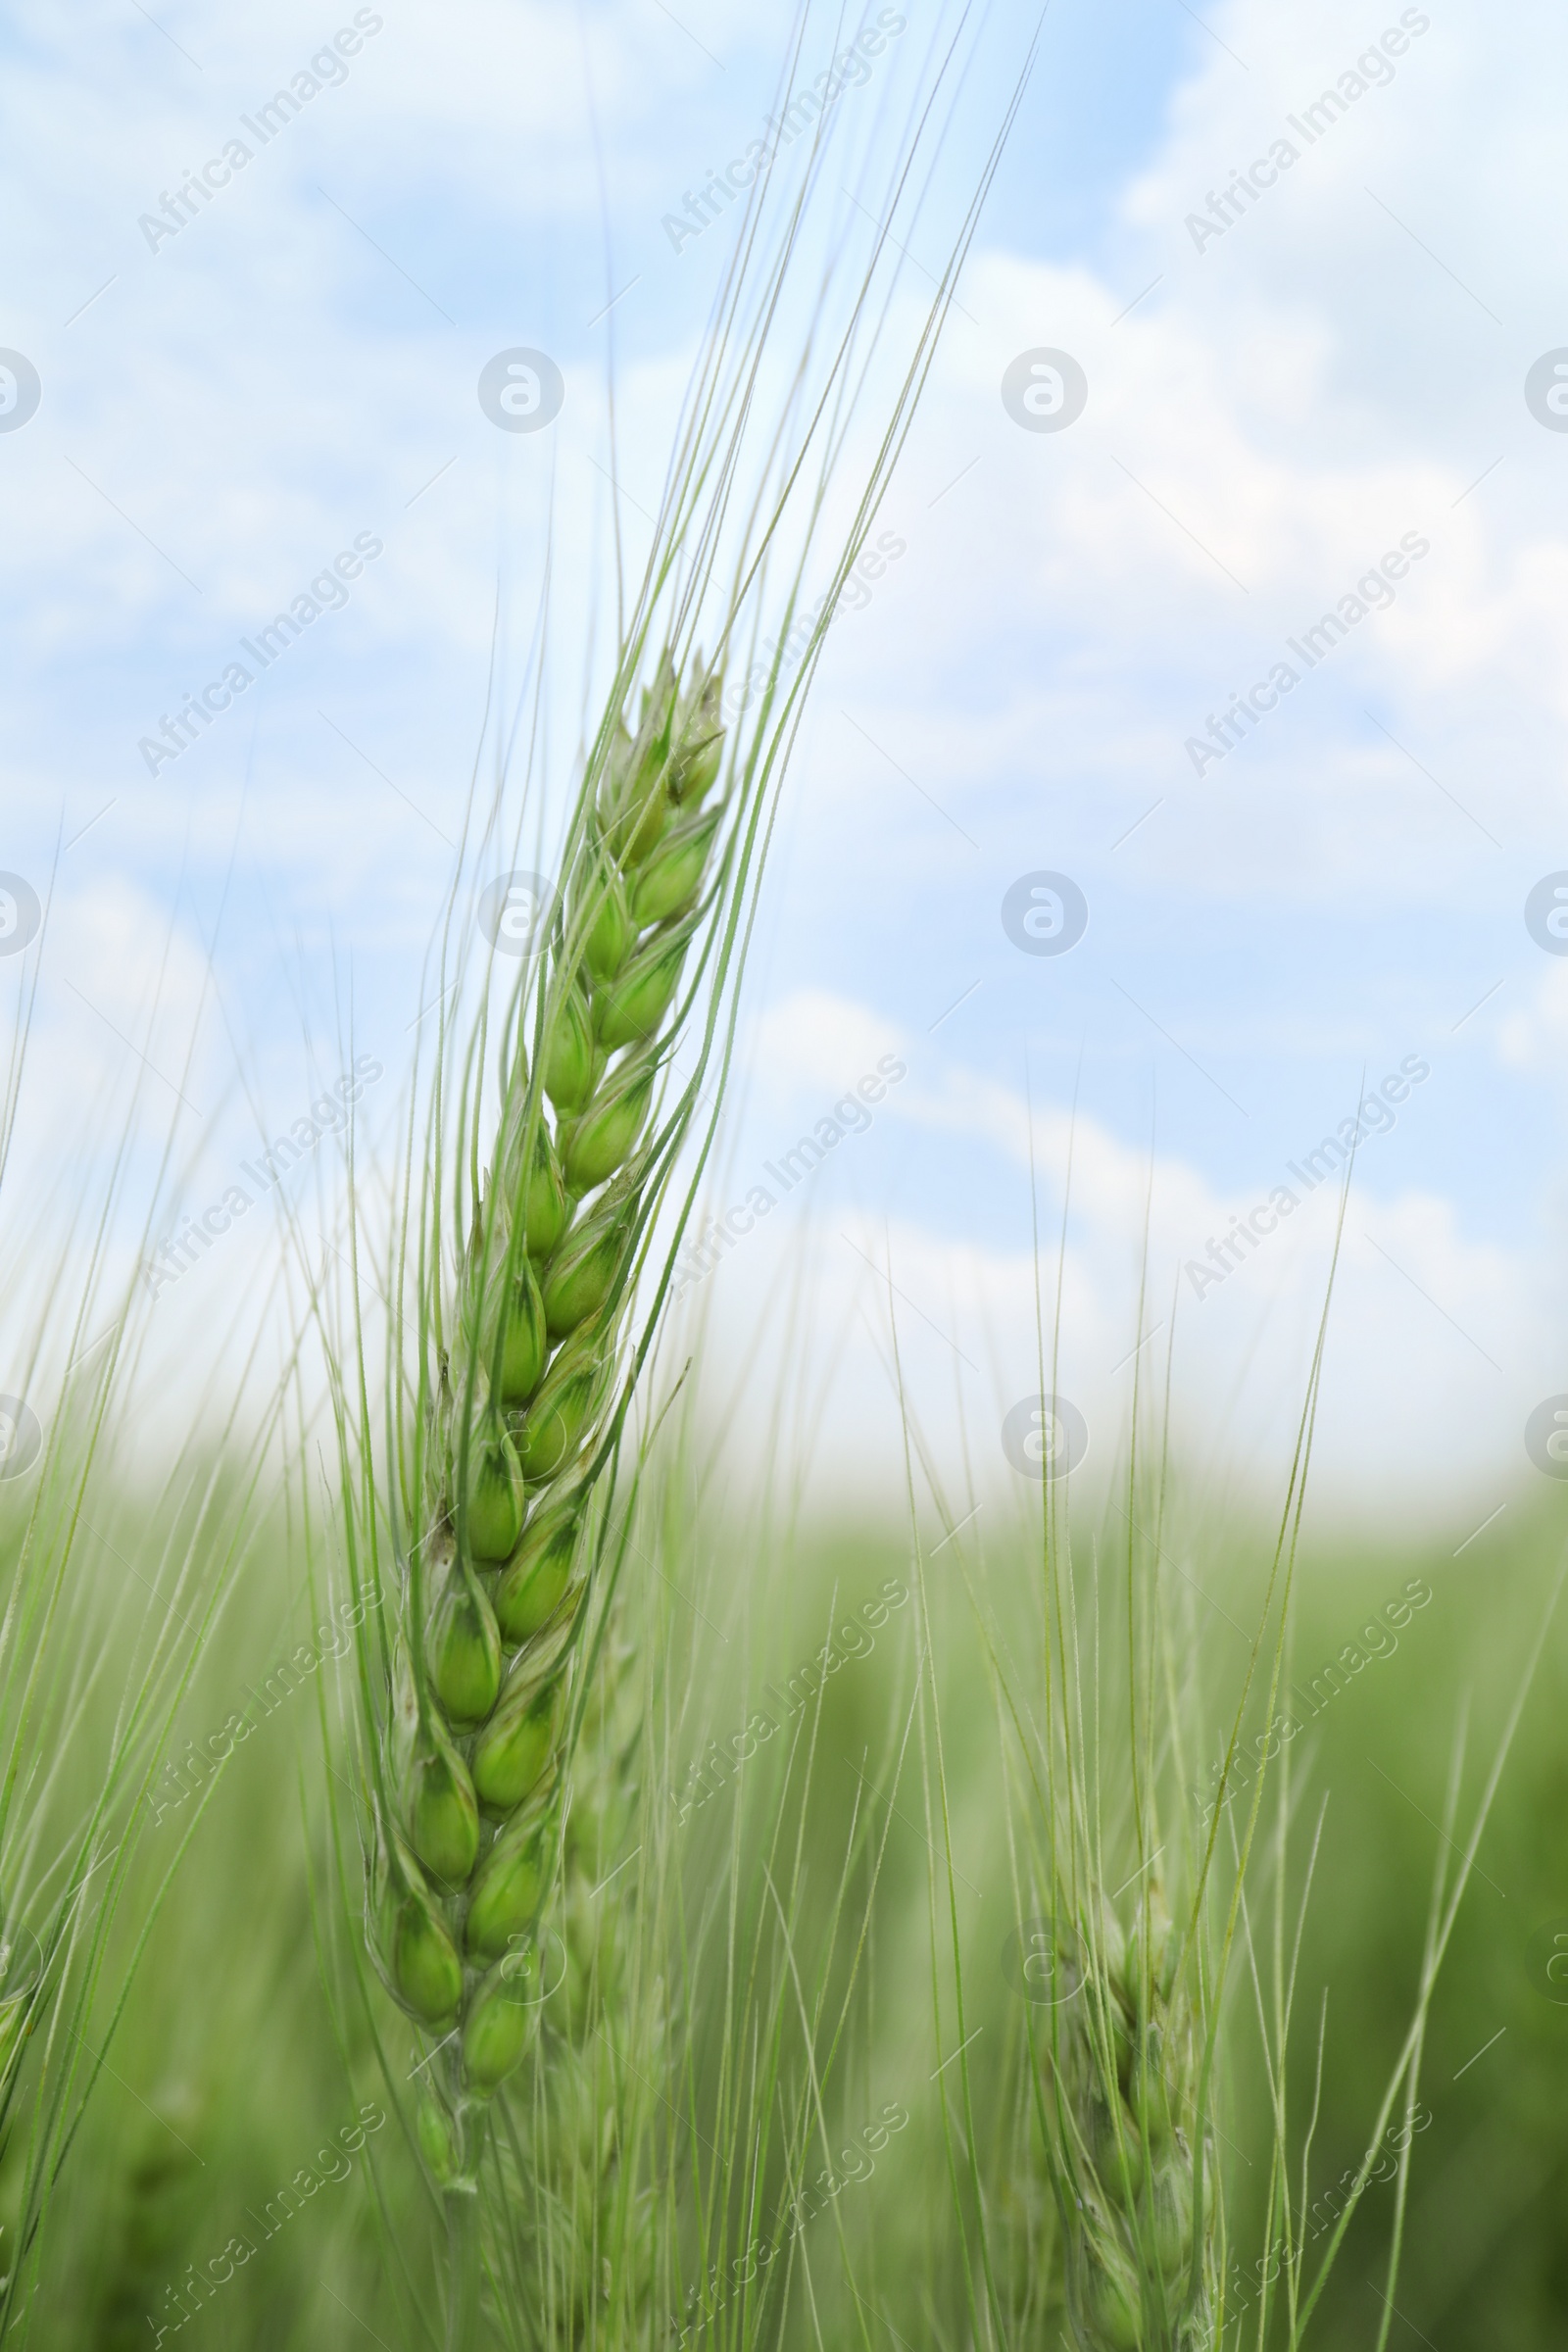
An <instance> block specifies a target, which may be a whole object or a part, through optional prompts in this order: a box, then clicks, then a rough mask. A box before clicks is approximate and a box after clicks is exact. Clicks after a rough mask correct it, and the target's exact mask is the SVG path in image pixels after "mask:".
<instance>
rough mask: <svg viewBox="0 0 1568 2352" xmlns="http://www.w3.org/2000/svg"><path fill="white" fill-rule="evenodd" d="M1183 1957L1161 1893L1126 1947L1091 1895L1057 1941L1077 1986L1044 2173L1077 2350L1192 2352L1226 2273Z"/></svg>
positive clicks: (1063, 2037) (1153, 1893) (1060, 2041)
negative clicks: (1050, 2177)
mask: <svg viewBox="0 0 1568 2352" xmlns="http://www.w3.org/2000/svg"><path fill="white" fill-rule="evenodd" d="M1181 1944H1182V1939H1181V1936H1180V1933H1179V1931H1178V1930H1177V1928H1176V1927H1175V1926H1174V1925H1173V1923H1172V1921H1171V1919H1170V1915H1169V1913H1168V1911H1167V1910H1166V1907H1165V1901H1164V1895H1163V1891H1162V1889H1161V1887H1160V1886H1159V1883H1158V1881H1157V1880H1156V1881H1155V1882H1154V1883H1153V1884H1152V1886H1151V1887H1150V1888H1149V1890H1148V1892H1147V1894H1146V1895H1145V1896H1144V1897H1143V1898H1142V1899H1141V1901H1140V1903H1139V1908H1138V1915H1137V1918H1136V1921H1135V1922H1134V1926H1133V1930H1132V1933H1131V1934H1130V1935H1126V1934H1124V1932H1123V1930H1122V1926H1121V1923H1120V1920H1119V1919H1118V1917H1117V1915H1116V1913H1115V1911H1114V1910H1113V1908H1112V1906H1111V1905H1110V1903H1109V1902H1107V1901H1106V1900H1105V1899H1104V1898H1103V1897H1102V1898H1101V1900H1100V1903H1099V1906H1098V1916H1095V1915H1094V1914H1093V1913H1089V1914H1086V1915H1085V1916H1083V1917H1081V1918H1080V1919H1079V1921H1078V1922H1077V1924H1076V1927H1075V1929H1074V1930H1073V1931H1072V1933H1070V1934H1069V1935H1068V1936H1066V1937H1065V1938H1064V1948H1065V1949H1066V1950H1067V1952H1068V1953H1070V1955H1071V1965H1072V1968H1073V1973H1074V1976H1075V1978H1076V1979H1077V1980H1078V1983H1077V1989H1076V1991H1075V1993H1074V1994H1073V1997H1072V1998H1071V2000H1070V2001H1069V2002H1068V2003H1066V2005H1065V2010H1064V2015H1063V2017H1062V2020H1061V2023H1060V2026H1059V2028H1058V2033H1057V2035H1056V2037H1055V2046H1054V2050H1053V2054H1052V2062H1051V2072H1052V2075H1053V2077H1054V2084H1053V2087H1054V2093H1055V2099H1054V2107H1055V2122H1056V2132H1055V2133H1054V2135H1053V2138H1054V2146H1053V2148H1052V2156H1053V2163H1052V2170H1053V2173H1054V2176H1055V2181H1056V2187H1057V2193H1058V2197H1059V2198H1060V2199H1061V2201H1062V2203H1063V2206H1064V2208H1065V2212H1064V2218H1065V2219H1067V2220H1068V2225H1069V2226H1068V2228H1067V2229H1066V2230H1065V2233H1064V2234H1065V2242H1066V2246H1067V2265H1066V2302H1067V2316H1068V2321H1069V2324H1070V2326H1071V2327H1072V2330H1073V2335H1074V2338H1075V2340H1076V2342H1077V2344H1078V2345H1079V2346H1080V2347H1081V2348H1082V2352H1154V2348H1155V2347H1159V2352H1165V2347H1170V2348H1171V2352H1200V2348H1201V2347H1202V2348H1206V2347H1208V2346H1210V2345H1211V2344H1212V2342H1213V2340H1214V2323H1215V2318H1216V2313H1217V2309H1218V2290H1219V2281H1220V2276H1221V2270H1222V2263H1221V2257H1220V2249H1219V2245H1218V2222H1217V2216H1216V2212H1215V2199H1214V2196H1213V2192H1212V2183H1213V2181H1214V2178H1215V2150H1214V2147H1213V2144H1212V2136H1211V2134H1209V2133H1208V2132H1206V2131H1203V2130H1202V2127H1201V2123H1200V2120H1199V2119H1200V2115H1201V2095H1200V2093H1201V2067H1202V2057H1203V2043H1204V2018H1203V2014H1202V2011H1201V2003H1200V2002H1199V2001H1195V1999H1194V1998H1193V1997H1192V1994H1191V1991H1190V1975H1189V1972H1188V1971H1187V1970H1184V1969H1183V1968H1182V1967H1181V1965H1180V1962H1181ZM1200 2137H1201V2138H1202V2139H1203V2141H1204V2147H1203V2151H1202V2156H1203V2160H1202V2162H1201V2163H1199V2162H1198V2161H1197V2159H1198V2141H1199V2139H1200Z"/></svg>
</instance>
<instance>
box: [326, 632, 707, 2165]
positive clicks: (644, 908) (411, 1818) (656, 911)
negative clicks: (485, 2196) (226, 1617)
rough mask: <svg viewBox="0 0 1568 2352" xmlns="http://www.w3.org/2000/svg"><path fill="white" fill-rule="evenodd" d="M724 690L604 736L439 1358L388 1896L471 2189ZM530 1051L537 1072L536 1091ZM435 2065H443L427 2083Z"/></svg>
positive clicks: (699, 857) (406, 1593) (646, 699)
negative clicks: (439, 2042)
mask: <svg viewBox="0 0 1568 2352" xmlns="http://www.w3.org/2000/svg"><path fill="white" fill-rule="evenodd" d="M719 691H720V679H719V676H718V674H717V672H716V671H710V670H708V669H706V668H705V666H704V664H703V662H702V661H701V658H700V657H697V658H696V659H695V660H694V662H693V665H692V670H691V675H690V678H689V681H688V682H687V683H685V684H684V685H683V684H682V682H681V681H680V679H679V678H678V677H677V674H676V670H675V666H674V664H673V662H671V661H670V659H669V658H668V657H667V656H666V657H665V658H664V659H663V660H662V662H660V664H659V668H658V671H657V674H656V677H655V680H654V683H653V684H652V686H651V687H650V688H649V689H648V690H647V691H646V692H645V694H644V696H643V698H642V708H641V711H640V712H639V715H638V719H637V723H636V725H635V727H632V726H630V725H628V724H625V723H620V724H619V725H617V726H616V727H615V728H614V729H613V731H612V734H611V740H610V743H609V747H608V752H607V755H606V757H605V759H604V763H603V772H602V774H601V776H600V778H599V781H598V783H597V787H596V788H595V790H594V791H593V793H592V795H591V797H590V798H589V799H588V801H587V804H586V807H585V809H584V811H583V822H582V825H581V828H580V831H579V833H578V835H577V837H576V838H575V841H574V845H573V847H572V849H571V851H570V852H569V855H568V867H567V870H566V872H565V873H564V875H563V877H562V889H561V893H560V899H559V906H560V909H561V911H560V913H559V914H558V917H557V920H556V927H555V932H554V935H553V937H552V939H551V941H550V943H549V955H548V957H547V958H546V959H545V961H544V963H543V965H542V968H541V970H540V972H539V975H538V978H537V980H536V983H535V988H534V1035H533V1049H534V1050H533V1054H532V1056H531V1057H530V1055H529V1054H528V1053H527V1052H526V1051H525V1050H524V1047H523V1044H522V1042H521V1040H520V1038H519V1040H518V1043H517V1045H516V1047H515V1050H514V1051H513V1053H512V1054H511V1056H510V1065H509V1067H508V1068H507V1070H506V1072H505V1079H504V1088H503V1101H502V1104H501V1118H500V1123H499V1128H498V1142H497V1147H496V1151H495V1154H494V1165H493V1167H492V1169H491V1172H490V1175H489V1178H488V1180H487V1182H486V1183H485V1185H484V1186H483V1188H482V1192H481V1198H480V1201H479V1206H478V1209H477V1211H476V1214H475V1216H474V1219H473V1224H472V1229H471V1231H470V1233H469V1235H468V1238H467V1241H466V1246H465V1248H464V1250H463V1252H462V1255H461V1258H460V1261H459V1264H458V1267H457V1270H456V1298H455V1299H453V1300H452V1301H450V1302H449V1304H450V1307H451V1308H452V1309H453V1310H455V1311H452V1312H450V1313H443V1315H442V1318H441V1321H440V1325H439V1327H440V1328H442V1329H445V1330H446V1331H448V1332H449V1333H451V1334H452V1341H451V1346H450V1348H449V1350H448V1351H446V1352H444V1353H443V1352H442V1351H441V1350H440V1349H439V1348H438V1347H436V1345H435V1342H434V1339H433V1337H432V1338H431V1340H430V1341H429V1343H428V1347H427V1352H428V1353H430V1354H432V1355H433V1356H434V1359H435V1360H434V1361H433V1363H429V1364H427V1365H426V1388H425V1393H426V1395H427V1396H428V1397H430V1399H431V1403H430V1407H429V1410H428V1414H427V1426H426V1432H425V1434H426V1440H427V1443H426V1446H425V1461H426V1465H427V1467H426V1473H425V1490H424V1495H423V1525H422V1528H421V1529H420V1533H419V1540H418V1543H417V1546H416V1552H417V1564H416V1562H414V1561H411V1563H410V1572H409V1573H408V1574H407V1575H406V1576H405V1578H404V1580H403V1582H402V1585H401V1589H400V1592H399V1595H398V1625H397V1637H396V1644H395V1656H394V1660H393V1664H392V1668H391V1684H392V1688H391V1690H390V1691H388V1693H387V1694H386V1702H387V1703H386V1704H385V1705H384V1706H383V1707H382V1708H381V1709H380V1710H379V1711H378V1713H377V1714H376V1717H375V1720H374V1721H373V1723H372V1727H371V1729H372V1735H373V1737H374V1739H375V1740H376V1741H377V1743H378V1746H379V1750H380V1756H381V1765H382V1769H381V1771H380V1772H379V1774H378V1776H377V1787H378V1789H379V1791H380V1792H381V1793H380V1795H379V1797H378V1806H379V1808H380V1810H381V1812H382V1814H383V1815H384V1818H382V1819H381V1820H380V1821H379V1822H378V1825H377V1833H378V1834H377V1838H376V1841H375V1854H374V1861H373V1867H372V1874H371V1876H372V1885H371V1890H370V1899H369V1922H370V1932H371V1939H372V1944H373V1948H374V1953H375V1957H376V1961H377V1965H378V1968H379V1971H380V1973H381V1976H382V1979H383V1981H384V1983H385V1984H386V1985H388V1987H389V1988H390V1989H391V1991H392V1992H393V1993H394V1995H395V1996H396V1998H397V1999H398V2000H399V2001H400V2002H401V2003H402V2005H403V2007H404V2008H405V2009H406V2010H407V2011H408V2013H409V2015H410V2016H411V2017H413V2018H415V2019H416V2020H417V2023H418V2024H419V2025H420V2026H422V2027H424V2028H426V2029H427V2030H428V2031H430V2032H432V2033H439V2034H443V2035H445V2036H447V2037H448V2052H447V2057H448V2063H447V2064H446V2066H445V2068H444V2070H442V2071H441V2075H440V2085H439V2087H437V2086H435V2085H432V2087H431V2088H430V2089H429V2090H427V2091H426V2093H425V2095H424V2103H423V2107H422V2109H421V2116H420V2123H419V2142H420V2146H421V2148H422V2150H423V2151H424V2154H425V2157H426V2161H427V2162H428V2163H429V2165H430V2167H431V2169H432V2171H433V2172H434V2173H435V2175H436V2177H437V2178H438V2180H441V2182H442V2184H443V2185H444V2186H449V2187H450V2186H461V2185H462V2184H463V2183H465V2182H466V2180H469V2179H471V2176H472V2168H473V2165H474V2163H475V2161H476V2157H477V2149H478V2131H477V2128H476V2127H477V2122H478V2111H479V2110H481V2109H482V2104H483V2102H484V2101H485V2100H486V2099H488V2097H489V2096H490V2094H491V2093H492V2092H493V2091H494V2090H495V2089H496V2088H497V2087H498V2085H499V2084H500V2083H501V2082H504V2081H505V2080H506V2078H507V2076H508V2075H509V2074H510V2073H511V2072H512V2071H513V2069H514V2068H515V2066H516V2065H517V2064H518V2062H519V2060H520V2059H521V2058H522V2056H523V2054H524V2052H525V2051H526V2049H527V2047H528V2044H529V2041H530V2039H531V2037H532V2034H533V2033H534V2030H535V2027H536V2025H537V2023H538V2016H539V2008H538V2002H537V2000H536V1999H534V1998H530V1997H528V1996H529V1994H530V1991H531V1985H530V1978H529V1973H528V1971H527V1970H526V1969H525V1967H524V1966H523V1962H524V1960H525V1959H526V1956H527V1954H528V1952H529V1951H530V1950H531V1947H532V1941H533V1939H534V1938H535V1937H536V1936H537V1933H538V1930H539V1926H540V1921H541V1915H542V1912H543V1910H544V1908H545V1905H546V1904H547V1902H548V1900H549V1898H550V1894H551V1890H552V1887H553V1886H554V1885H555V1882H556V1879H557V1875H558V1869H559V1863H560V1855H561V1848H562V1841H563V1835H564V1814H565V1804H566V1780H565V1771H564V1764H565V1745H566V1739H567V1729H568V1720H569V1718H568V1704H567V1701H568V1683H569V1678H570V1677H571V1675H572V1673H573V1670H574V1664H575V1659H576V1654H577V1652H576V1643H575V1640H574V1636H575V1634H576V1632H577V1630H578V1628H579V1627H580V1624H581V1622H582V1609H583V1602H584V1598H585V1595H586V1593H587V1587H588V1581H589V1568H590V1555H591V1550H592V1537H593V1505H594V1502H595V1499H596V1495H597V1494H598V1491H599V1488H600V1485H601V1482H602V1480H603V1478H604V1475H605V1463H606V1460H607V1459H608V1458H609V1449H608V1448H607V1447H606V1446H604V1445H603V1444H602V1440H603V1437H604V1434H605V1423H606V1416H607V1411H608V1408H609V1406H610V1403H611V1400H612V1398H613V1397H614V1396H615V1395H616V1393H617V1391H618V1389H619V1387H620V1376H621V1374H622V1372H623V1369H624V1367H623V1364H622V1360H621V1359H622V1355H623V1352H624V1350H623V1348H622V1328H623V1324H624V1320H625V1316H624V1308H625V1302H626V1296H627V1292H628V1289H629V1276H630V1269H631V1263H632V1259H633V1255H634V1251H635V1249H636V1246H637V1242H638V1239H639V1236H640V1234H641V1233H642V1231H643V1229H644V1226H645V1224H646V1220H647V1215H648V1212H649V1208H650V1203H651V1198H652V1195H653V1191H654V1188H655V1185H656V1181H657V1155H656V1154H655V1153H653V1152H650V1151H648V1150H647V1149H643V1148H641V1147H642V1145H643V1137H644V1132H645V1129H646V1127H647V1124H648V1120H649V1117H650V1114H651V1111H652V1107H653V1102H654V1097H655V1093H656V1090H657V1087H658V1084H659V1079H660V1075H661V1072H662V1067H663V1065H664V1063H665V1062H666V1060H667V1058H668V1054H669V1051H670V1048H671V1046H672V1044H673V1042H674V1038H675V1036H676V1034H677V1031H678V1027H679V1023H678V1019H676V1018H674V1017H672V1014H671V1008H672V1006H673V1005H674V1004H675V1001H676V998H677V994H678V991H679V988H680V984H681V979H682V975H683V972H684V970H685V966H686V963H687V959H688V956H689V955H690V952H691V950H692V947H693V944H694V941H695V940H696V939H697V937H698V934H699V930H700V926H701V912H700V909H701V906H702V902H703V898H704V893H705V888H706V886H707V885H708V884H709V882H710V880H711V876H712V873H713V871H714V869H715V865H716V862H717V859H718V857H719V852H720V843H721V840H722V837H723V831H724V827H723V818H724V814H725V803H724V801H723V800H722V799H720V800H719V801H718V803H717V804H716V805H715V806H713V807H711V808H708V809H705V808H704V806H703V804H704V802H705V801H706V800H707V799H708V796H709V795H710V793H711V790H712V788H713V786H714V785H715V784H716V782H717V780H718V776H719V772H720V767H721V764H722V756H723V733H722V729H721V728H720V726H719V724H718V716H717V713H718V704H719ZM530 1059H531V1067H532V1071H533V1072H534V1073H536V1076H535V1078H534V1081H533V1082H532V1083H530ZM436 2071H437V2070H434V2069H432V2070H431V2073H432V2074H434V2073H435V2072H436Z"/></svg>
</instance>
